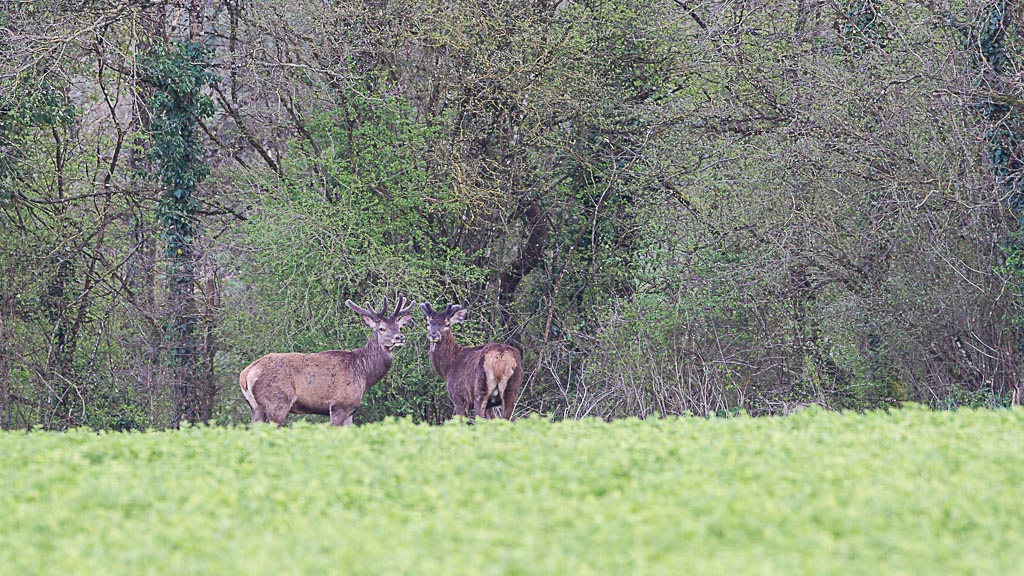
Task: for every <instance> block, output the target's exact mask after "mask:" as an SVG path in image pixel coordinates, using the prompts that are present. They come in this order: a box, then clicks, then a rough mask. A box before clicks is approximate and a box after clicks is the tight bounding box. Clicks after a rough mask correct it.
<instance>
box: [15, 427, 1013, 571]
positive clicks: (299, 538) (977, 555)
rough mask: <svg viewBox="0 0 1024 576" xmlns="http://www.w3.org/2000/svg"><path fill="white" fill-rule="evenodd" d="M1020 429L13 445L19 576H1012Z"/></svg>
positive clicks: (319, 432)
mask: <svg viewBox="0 0 1024 576" xmlns="http://www.w3.org/2000/svg"><path fill="white" fill-rule="evenodd" d="M1022 448H1024V410H1020V409H1014V410H999V411H960V412H931V411H927V410H923V409H919V408H910V409H905V410H901V411H895V412H892V413H888V414H887V413H881V412H879V413H869V414H838V413H830V412H825V411H823V410H819V409H813V408H812V409H810V410H807V411H804V412H801V413H798V414H796V415H793V416H789V417H785V418H763V419H754V418H748V417H739V418H733V419H711V420H704V419H697V418H689V419H686V418H684V419H665V420H648V421H638V420H620V421H614V422H611V423H605V422H601V421H587V420H584V421H565V422H557V423H552V422H549V421H547V420H543V419H539V418H531V419H526V420H521V421H518V422H515V423H507V422H485V423H482V424H478V425H475V426H466V425H464V424H461V423H452V424H449V425H445V426H439V427H428V426H418V425H414V424H412V423H410V422H406V421H400V422H394V421H391V422H386V423H382V424H373V425H366V426H362V427H358V428H343V429H338V428H330V427H328V426H325V425H319V424H305V423H297V424H296V425H294V426H291V427H288V428H284V429H277V428H272V427H269V426H258V427H257V428H256V429H246V428H218V427H211V428H206V427H192V428H185V429H182V430H178V431H171V432H149V433H129V434H121V433H100V434H97V433H94V432H91V431H86V430H75V431H71V432H67V433H42V432H37V433H30V434H25V433H14V432H8V433H3V434H0V572H2V573H3V574H17V575H30V574H104V575H106V574H132V575H135V574H375V575H376V574H530V575H532V574H610V575H614V574H645V575H646V574H690V573H696V574H712V573H714V574H736V573H745V574H968V573H970V574H1012V573H1022V572H1024V562H1022V560H1021V553H1022V550H1024V451H1022Z"/></svg>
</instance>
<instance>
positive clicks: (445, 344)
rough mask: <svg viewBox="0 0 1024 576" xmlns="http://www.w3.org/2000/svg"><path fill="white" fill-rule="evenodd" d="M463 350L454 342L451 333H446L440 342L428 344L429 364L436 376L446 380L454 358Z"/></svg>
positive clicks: (453, 363)
mask: <svg viewBox="0 0 1024 576" xmlns="http://www.w3.org/2000/svg"><path fill="white" fill-rule="evenodd" d="M463 350H464V348H463V347H462V346H459V344H458V342H456V341H455V336H454V335H452V333H451V331H446V332H445V333H444V335H442V336H441V340H440V341H438V342H431V343H430V363H431V364H433V365H434V370H436V371H437V374H438V376H440V377H441V378H443V379H446V380H447V379H448V372H450V371H451V370H452V367H453V366H454V365H455V360H456V358H458V357H459V354H460V353H461V352H462V351H463Z"/></svg>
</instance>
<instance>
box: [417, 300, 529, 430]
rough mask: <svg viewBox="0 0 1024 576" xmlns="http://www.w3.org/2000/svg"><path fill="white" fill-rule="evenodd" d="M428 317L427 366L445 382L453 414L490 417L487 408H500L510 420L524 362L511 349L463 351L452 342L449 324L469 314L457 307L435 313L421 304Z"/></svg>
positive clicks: (493, 344)
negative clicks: (428, 343)
mask: <svg viewBox="0 0 1024 576" xmlns="http://www.w3.org/2000/svg"><path fill="white" fill-rule="evenodd" d="M420 308H421V309H422V310H423V313H424V314H426V315H427V339H428V340H430V363H431V364H432V365H433V366H434V370H435V371H436V372H437V375H438V376H440V377H441V378H443V379H444V381H445V384H446V385H447V386H448V394H450V395H451V397H452V403H454V404H455V414H456V415H459V416H469V409H470V408H472V409H473V411H474V413H475V415H476V416H478V417H481V418H490V417H491V414H490V409H491V408H494V407H495V406H501V415H502V416H504V417H505V419H507V420H511V419H512V409H513V408H514V407H515V403H516V397H517V396H518V395H519V386H520V385H521V384H522V382H523V359H522V356H521V355H520V354H519V350H516V349H515V348H513V347H512V346H508V345H506V344H499V343H497V342H491V343H489V344H484V345H483V346H476V347H473V348H464V347H462V346H459V344H458V343H457V342H455V336H454V335H452V331H451V326H452V324H459V323H460V322H462V321H463V320H465V319H466V314H467V313H468V312H469V310H468V309H467V308H463V307H462V306H459V305H458V304H449V305H448V306H446V307H445V309H444V311H443V312H435V311H434V310H433V309H432V308H431V307H430V303H429V302H424V303H423V304H420Z"/></svg>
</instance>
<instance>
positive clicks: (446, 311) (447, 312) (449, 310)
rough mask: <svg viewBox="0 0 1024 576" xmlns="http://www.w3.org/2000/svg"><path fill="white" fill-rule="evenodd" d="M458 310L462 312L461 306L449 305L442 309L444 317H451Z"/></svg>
mask: <svg viewBox="0 0 1024 576" xmlns="http://www.w3.org/2000/svg"><path fill="white" fill-rule="evenodd" d="M459 310H462V306H460V305H458V304H449V305H448V306H446V307H445V309H444V315H445V316H451V315H452V314H455V313H456V312H458V311H459Z"/></svg>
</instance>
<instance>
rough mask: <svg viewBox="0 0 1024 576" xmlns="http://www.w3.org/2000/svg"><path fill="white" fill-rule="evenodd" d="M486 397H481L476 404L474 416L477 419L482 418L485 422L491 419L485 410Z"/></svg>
mask: <svg viewBox="0 0 1024 576" xmlns="http://www.w3.org/2000/svg"><path fill="white" fill-rule="evenodd" d="M487 398H488V397H487V396H486V395H481V396H480V399H479V400H477V403H476V416H477V418H484V419H485V420H490V419H491V414H490V412H489V411H488V410H487Z"/></svg>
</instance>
